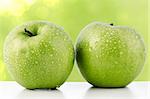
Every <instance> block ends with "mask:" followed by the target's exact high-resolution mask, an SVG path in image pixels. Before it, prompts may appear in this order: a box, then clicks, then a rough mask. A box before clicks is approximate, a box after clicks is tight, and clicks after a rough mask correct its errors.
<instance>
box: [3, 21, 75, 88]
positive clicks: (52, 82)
mask: <svg viewBox="0 0 150 99" xmlns="http://www.w3.org/2000/svg"><path fill="white" fill-rule="evenodd" d="M4 61H5V63H6V65H7V67H8V70H9V72H10V74H11V76H12V77H13V78H14V80H16V81H17V82H18V83H19V84H21V85H22V86H24V87H26V88H28V89H35V88H51V89H53V88H56V87H59V86H60V85H61V84H63V83H64V82H65V80H66V79H67V77H68V76H69V74H70V72H71V70H72V68H73V64H74V47H73V44H72V41H71V39H70V38H69V36H68V34H66V32H65V31H64V30H63V28H62V27H60V26H57V25H55V24H53V23H50V22H47V21H32V22H27V23H25V24H23V25H21V26H18V27H16V28H15V29H13V30H12V31H11V32H10V33H9V35H8V36H7V38H6V40H5V44H4Z"/></svg>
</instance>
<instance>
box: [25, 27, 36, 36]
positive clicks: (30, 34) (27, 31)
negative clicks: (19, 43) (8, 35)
mask: <svg viewBox="0 0 150 99" xmlns="http://www.w3.org/2000/svg"><path fill="white" fill-rule="evenodd" d="M24 34H26V35H28V36H30V37H32V36H36V35H37V33H32V32H31V31H29V30H27V29H26V28H24Z"/></svg>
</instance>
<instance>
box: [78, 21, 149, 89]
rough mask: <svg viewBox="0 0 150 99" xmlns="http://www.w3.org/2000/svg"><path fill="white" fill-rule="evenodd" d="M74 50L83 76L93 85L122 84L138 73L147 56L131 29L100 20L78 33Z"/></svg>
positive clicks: (142, 43) (111, 85)
mask: <svg viewBox="0 0 150 99" xmlns="http://www.w3.org/2000/svg"><path fill="white" fill-rule="evenodd" d="M76 51H77V52H76V54H77V55H76V59H77V64H78V67H79V69H80V71H81V73H82V75H83V76H84V78H85V79H86V80H87V81H88V82H89V83H91V84H93V85H94V86H96V87H125V86H126V85H128V84H129V83H130V82H131V81H133V80H134V79H135V78H136V77H137V75H138V74H139V73H140V71H141V70H142V68H143V66H144V62H145V56H146V51H145V46H144V42H143V40H142V38H141V36H140V35H139V34H138V33H137V32H136V31H135V30H134V29H131V28H129V27H126V26H114V25H113V24H106V23H100V22H93V23H91V24H89V25H87V26H86V27H85V28H84V29H83V30H82V31H81V32H80V35H79V37H78V39H77V44H76Z"/></svg>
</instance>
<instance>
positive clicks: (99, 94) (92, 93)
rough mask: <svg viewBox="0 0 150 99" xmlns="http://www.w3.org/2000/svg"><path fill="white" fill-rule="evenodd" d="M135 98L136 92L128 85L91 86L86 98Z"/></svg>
mask: <svg viewBox="0 0 150 99" xmlns="http://www.w3.org/2000/svg"><path fill="white" fill-rule="evenodd" d="M91 98H92V99H100V98H104V99H135V98H134V94H133V93H132V91H131V90H130V88H128V87H123V88H96V87H90V88H89V89H88V90H87V91H86V93H85V96H84V99H91Z"/></svg>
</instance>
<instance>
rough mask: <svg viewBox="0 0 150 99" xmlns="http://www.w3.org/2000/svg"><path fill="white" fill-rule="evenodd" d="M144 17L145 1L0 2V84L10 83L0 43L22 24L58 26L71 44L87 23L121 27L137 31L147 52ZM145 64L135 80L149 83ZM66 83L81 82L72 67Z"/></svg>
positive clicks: (55, 0) (146, 33)
mask: <svg viewBox="0 0 150 99" xmlns="http://www.w3.org/2000/svg"><path fill="white" fill-rule="evenodd" d="M148 15H149V16H150V14H148V0H0V80H11V77H10V76H9V74H8V72H7V69H6V67H5V65H4V62H3V57H2V52H3V43H4V39H5V37H6V35H7V34H8V33H9V31H10V30H11V29H12V28H14V27H16V26H17V25H19V24H22V23H23V22H26V21H31V20H48V21H51V22H53V23H56V24H59V25H61V26H63V27H64V29H65V31H66V32H68V33H69V34H70V36H71V38H72V40H73V42H74V43H75V41H76V38H77V36H78V34H79V32H80V30H81V29H82V28H83V27H84V26H85V25H87V24H88V23H90V22H93V21H100V22H107V23H114V25H125V26H129V27H132V28H135V29H136V30H137V31H139V33H140V34H141V35H142V36H143V38H144V41H145V43H146V46H147V49H148V36H149V35H148V22H149V23H150V20H149V21H148ZM149 44H150V43H149ZM148 56H150V53H149V54H148ZM149 63H150V62H148V59H147V61H146V63H145V67H144V69H143V71H142V72H141V74H140V75H139V76H138V78H137V79H136V80H139V81H143V80H144V81H147V80H150V77H149V75H150V72H149ZM68 81H85V80H84V79H83V78H82V76H81V74H80V72H79V70H78V69H77V66H76V65H75V66H74V68H73V71H72V73H71V75H70V76H69V78H68Z"/></svg>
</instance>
